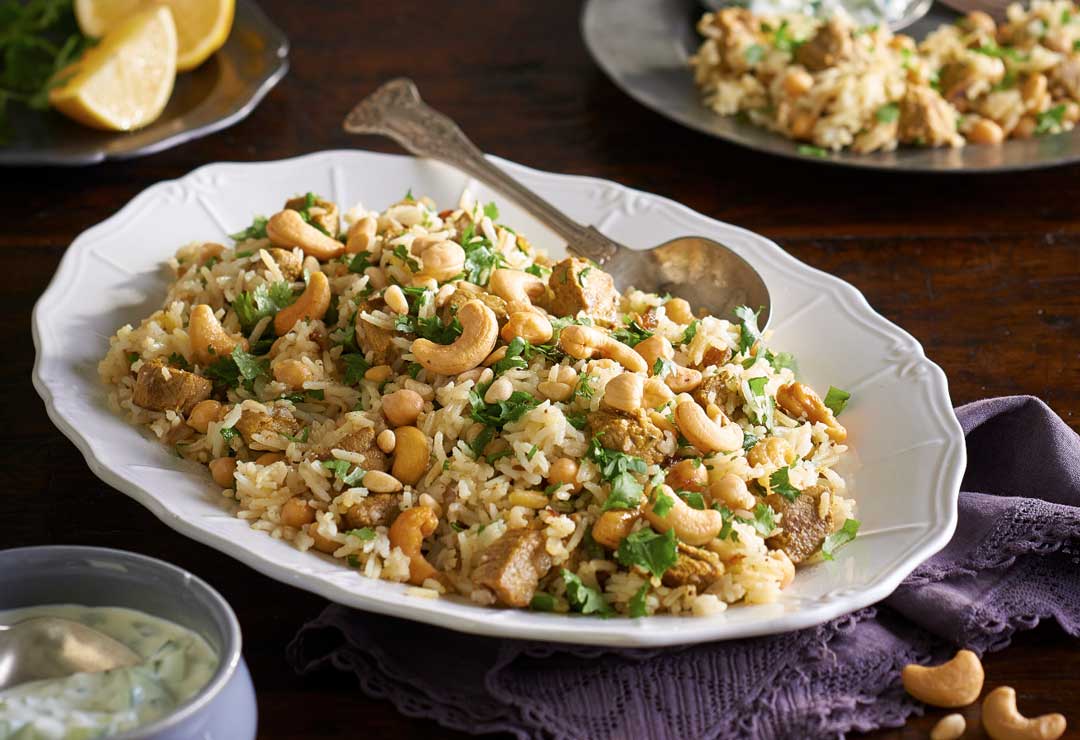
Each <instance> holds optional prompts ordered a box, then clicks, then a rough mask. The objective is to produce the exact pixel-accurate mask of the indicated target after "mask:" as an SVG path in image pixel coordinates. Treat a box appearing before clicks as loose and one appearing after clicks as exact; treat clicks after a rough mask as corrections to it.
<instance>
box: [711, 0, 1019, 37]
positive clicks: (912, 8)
mask: <svg viewBox="0 0 1080 740" xmlns="http://www.w3.org/2000/svg"><path fill="white" fill-rule="evenodd" d="M976 1H978V0H976ZM997 1H998V2H1001V3H1003V4H1008V3H1009V2H1012V0H997ZM701 4H702V5H703V6H705V8H706V9H708V10H713V11H716V10H721V9H723V8H726V7H728V6H738V7H746V3H745V2H739V1H738V0H701ZM854 4H855V3H841V5H843V6H844V7H845V9H847V10H852V7H851V6H852V5H854ZM858 4H865V3H858ZM870 4H871V5H874V6H876V8H877V10H878V11H879V12H880V14H881V17H882V19H883V20H884V21H885V22H886V23H888V24H889V30H890V31H892V32H893V33H896V32H897V31H900V30H901V29H903V28H907V27H908V26H910V25H913V24H914V23H915V22H916V21H918V20H919V19H920V18H922V17H923V16H924V15H926V14H927V12H928V11H929V10H930V6H931V5H933V4H934V0H908V2H907V3H906V4H905V5H904V6H903V7H902V8H900V9H899V12H897V13H894V14H892V15H890V13H889V11H890V8H889V7H888V5H887V4H886V3H884V2H871V3H870ZM945 4H946V5H951V4H952V3H951V2H948V0H946V2H945ZM811 5H812V4H811V3H807V9H806V11H805V12H807V13H810V14H813V11H812V10H811ZM892 10H896V9H892ZM775 12H777V13H780V12H784V11H781V10H780V9H777V10H776V11H775ZM819 17H820V16H819Z"/></svg>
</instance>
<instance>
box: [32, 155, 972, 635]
mask: <svg viewBox="0 0 1080 740" xmlns="http://www.w3.org/2000/svg"><path fill="white" fill-rule="evenodd" d="M493 161H494V162H495V163H496V164H497V165H499V166H500V167H503V168H505V169H506V170H507V171H509V172H510V173H511V174H512V175H513V176H515V177H517V178H519V179H520V180H521V181H522V182H524V183H525V184H526V185H527V186H529V187H531V188H533V189H534V190H536V191H537V192H538V193H540V194H541V195H542V196H544V197H546V198H548V199H549V200H550V201H551V202H553V203H554V204H556V205H557V206H559V207H561V208H562V209H564V210H565V211H566V213H567V214H569V215H570V216H571V217H573V218H575V219H577V220H578V221H580V222H583V223H588V224H593V225H595V226H596V227H597V228H599V229H600V230H601V231H603V232H605V233H606V234H608V235H609V236H611V237H613V238H615V239H617V240H620V241H622V242H624V243H626V244H628V245H630V246H632V247H647V246H651V245H653V244H657V243H659V242H662V241H665V240H666V239H669V238H672V237H676V236H684V235H689V234H699V235H704V236H708V237H711V238H713V239H716V240H717V241H720V242H723V243H724V244H726V245H728V246H730V247H731V248H733V249H734V250H736V251H737V252H739V253H740V254H741V255H743V256H744V257H745V258H746V259H748V260H749V261H750V262H751V263H752V264H753V265H754V266H755V267H756V268H757V269H758V270H759V271H760V272H761V274H762V276H763V277H764V279H765V281H766V283H767V284H768V286H769V291H770V293H771V295H772V296H773V300H774V304H773V317H774V318H773V320H772V321H771V323H770V328H772V329H773V330H774V331H775V335H774V337H773V339H772V341H771V344H772V345H773V346H775V347H777V348H780V349H783V350H786V351H790V352H793V353H794V354H795V356H796V357H797V358H798V361H799V367H800V370H801V373H802V376H803V379H804V380H806V381H807V382H809V383H810V384H811V385H813V386H815V387H817V388H820V389H824V388H826V387H828V385H829V384H832V385H835V386H837V387H839V388H844V389H846V390H849V391H851V392H852V394H853V400H852V402H851V404H850V405H849V407H848V409H847V410H846V411H845V412H844V417H843V421H844V424H845V425H846V426H847V428H848V430H849V431H850V440H851V442H852V444H853V445H854V447H855V451H856V455H857V458H858V459H859V461H860V465H859V466H858V467H857V469H855V470H853V471H852V472H850V473H848V474H847V475H848V478H849V481H850V483H851V484H852V485H853V486H854V496H855V498H856V499H857V500H858V505H859V514H858V516H859V518H860V519H861V521H862V529H861V531H860V533H859V537H858V539H857V540H856V541H855V542H854V543H852V544H850V545H848V546H846V547H845V548H843V549H842V550H841V551H840V553H839V554H838V556H837V558H836V560H835V561H834V562H826V563H820V564H817V565H814V566H811V567H807V568H804V569H802V570H801V571H800V573H799V576H798V578H797V579H796V582H795V585H794V586H793V587H791V588H789V589H788V590H787V591H786V592H785V597H784V598H783V600H782V601H780V602H779V603H776V604H771V605H765V606H753V607H734V608H730V609H728V610H727V611H726V612H725V613H724V614H722V615H720V616H716V617H710V618H706V619H691V618H676V617H650V618H646V619H636V620H630V619H609V620H602V619H596V618H574V617H565V616H559V615H552V614H539V613H532V612H528V611H514V610H495V609H487V608H481V607H478V606H474V605H471V604H469V603H467V602H464V601H457V600H452V599H438V600H431V599H423V598H416V597H412V596H408V595H407V594H406V592H405V588H404V587H402V586H401V585H399V584H393V583H388V582H385V581H374V580H370V579H365V578H363V577H361V576H360V575H358V574H357V573H356V572H355V571H353V570H350V569H348V568H347V567H345V566H344V564H342V563H340V561H332V560H331V559H330V558H328V557H324V556H320V555H318V554H314V553H301V552H298V551H297V550H295V549H294V548H293V547H292V546H290V545H288V544H286V543H283V542H281V541H278V540H274V539H272V538H270V537H269V536H267V535H266V534H264V533H261V532H257V531H255V530H252V529H250V528H249V527H248V526H247V525H246V524H245V523H244V522H242V521H240V520H239V519H236V518H234V517H233V516H231V515H230V513H229V511H228V510H227V508H226V506H225V502H224V500H223V499H222V497H221V495H220V493H219V492H218V491H217V490H216V487H215V486H214V485H213V484H212V483H211V482H210V479H209V476H208V475H207V473H206V471H205V469H204V468H202V467H200V466H198V465H196V464H194V463H189V462H186V461H183V460H180V459H178V458H177V457H175V456H174V455H172V454H171V453H170V451H169V450H167V449H166V448H165V447H163V446H161V445H159V444H157V443H155V442H153V441H151V440H149V439H148V438H147V437H145V436H143V435H142V434H141V433H140V432H139V430H137V429H136V428H134V427H132V426H131V425H129V424H128V423H127V422H125V421H124V420H123V419H121V418H120V417H119V416H116V415H114V414H113V413H111V412H110V411H109V409H108V408H107V406H106V403H105V390H104V388H103V387H102V386H101V384H100V382H99V381H98V376H97V371H96V366H97V363H98V361H99V360H100V358H101V357H102V356H103V355H104V354H105V351H106V348H107V346H108V344H107V342H108V339H107V338H108V337H109V336H110V335H111V334H112V333H114V332H115V331H116V329H117V328H118V327H120V326H121V325H123V324H125V323H132V324H138V322H139V321H140V320H141V319H142V318H143V317H145V316H147V315H149V314H150V313H151V312H152V311H153V310H155V309H157V308H158V307H159V306H160V304H161V302H162V300H163V298H164V295H165V291H166V287H167V281H168V275H167V271H166V270H165V269H163V267H162V262H163V261H164V260H165V259H167V258H168V257H169V256H170V255H171V254H172V253H173V252H174V251H175V249H176V248H177V247H178V246H180V245H182V244H184V243H186V242H189V241H195V240H200V241H212V240H222V239H224V238H225V236H224V235H225V234H227V233H230V232H234V231H237V230H239V229H241V228H243V227H245V226H247V225H248V224H249V223H250V221H251V217H252V215H253V214H258V213H271V212H273V211H274V210H275V209H277V208H280V204H281V203H282V202H283V201H284V200H285V199H286V198H287V197H290V196H292V195H294V194H296V193H297V192H303V191H307V190H311V191H315V192H318V193H322V194H325V195H327V196H329V197H330V198H331V199H333V200H334V201H336V202H337V203H339V204H343V205H344V206H346V207H348V206H349V205H352V204H354V203H356V202H357V201H361V202H363V203H364V204H365V205H367V206H369V207H379V208H382V207H385V206H386V205H387V204H389V203H391V202H393V201H395V200H397V199H398V198H400V197H401V196H402V194H403V193H405V192H406V191H407V190H408V189H410V188H411V189H412V191H413V192H414V193H417V194H426V195H429V196H431V197H432V198H434V199H435V201H436V202H437V203H440V204H453V203H456V202H457V198H458V196H459V195H460V192H461V190H462V188H463V187H465V186H466V185H468V186H469V187H471V188H472V189H473V191H474V192H475V193H477V194H478V195H479V196H480V197H481V198H483V199H484V200H488V199H494V200H496V201H497V202H498V204H499V208H500V211H501V213H502V220H503V221H505V222H506V223H508V224H511V225H513V226H514V227H515V228H516V229H518V230H520V231H521V232H523V233H525V234H527V235H528V236H529V238H530V239H531V240H532V241H533V243H534V244H536V245H537V246H539V247H540V248H542V249H546V250H547V251H548V252H549V253H551V254H553V255H560V254H563V253H564V252H565V248H564V245H563V244H561V243H560V242H559V241H558V239H557V238H556V237H555V236H554V235H553V234H551V233H550V232H549V231H547V230H546V229H545V228H543V227H542V226H541V225H540V224H539V223H538V222H536V221H535V220H534V219H532V218H530V217H529V216H527V215H525V214H524V213H523V212H521V210H520V209H519V208H517V207H516V206H515V205H514V204H513V203H511V202H508V201H506V200H505V199H502V198H500V197H498V196H497V195H494V194H492V193H491V192H489V191H488V190H487V189H486V188H484V187H482V186H480V185H478V184H477V183H475V182H473V181H471V180H470V179H469V178H468V177H467V176H465V175H463V174H462V173H460V172H458V171H456V170H453V169H451V168H449V167H446V166H444V165H441V164H438V163H435V162H431V161H427V160H419V159H414V158H412V157H404V156H394V155H386V154H373V153H369V152H359V151H328V152H321V153H317V154H311V155H307V156H303V157H298V158H295V159H288V160H281V161H277V162H261V163H242V164H241V163H221V164H212V165H207V166H205V167H201V168H199V169H198V170H195V171H194V172H192V173H190V174H189V175H187V176H185V177H183V178H181V179H179V180H174V181H169V182H162V183H159V184H157V185H154V186H153V187H151V188H149V189H147V190H146V191H144V192H143V193H141V194H140V195H139V196H137V197H136V198H135V199H134V200H133V201H131V202H130V203H129V204H127V205H126V206H125V207H124V208H122V209H121V210H120V212H119V213H117V214H116V215H114V216H112V217H111V218H109V219H107V220H106V221H104V222H102V223H101V224H98V225H97V226H94V227H93V228H91V229H89V230H88V231H86V232H85V233H83V234H82V235H80V236H79V237H78V238H77V239H76V240H75V242H74V243H73V244H72V245H71V247H70V248H69V249H68V251H67V254H65V256H64V259H63V261H62V262H61V264H60V268H59V269H58V271H57V274H56V277H55V278H54V279H53V281H52V283H51V284H50V285H49V287H48V289H47V290H46V291H45V293H44V295H42V297H41V299H40V300H39V301H38V304H37V306H36V307H35V309H34V318H33V326H34V341H35V343H36V346H37V361H36V363H35V366H34V384H35V386H36V387H37V389H38V391H39V393H41V395H42V397H43V398H44V399H45V405H46V408H47V410H48V413H49V416H50V417H51V418H52V420H53V421H54V422H55V423H56V424H57V426H58V427H60V429H61V430H62V431H63V432H64V434H66V435H67V436H68V437H69V438H70V439H71V440H72V441H73V442H74V443H75V444H76V445H77V446H78V447H79V449H80V450H81V451H82V452H83V454H84V455H85V457H86V461H87V463H88V464H89V465H90V467H91V469H92V470H93V471H94V472H95V473H96V474H97V475H98V476H99V477H100V478H101V479H102V480H104V481H105V482H107V483H109V484H110V485H112V486H115V487H116V488H118V489H119V490H121V491H123V492H124V493H127V494H128V495H130V496H132V497H134V498H135V499H136V500H137V501H139V502H140V503H142V504H143V505H144V506H146V507H147V508H149V509H150V510H151V511H152V512H153V513H154V514H155V515H157V516H158V517H159V518H160V519H161V520H162V521H164V522H165V523H166V524H167V525H169V526H170V527H172V528H173V529H176V530H177V531H179V532H181V533H183V534H184V535H186V536H189V537H191V538H193V539H195V540H198V541H199V542H203V543H205V544H207V545H209V546H211V547H214V548H217V549H218V550H221V551H222V552H224V553H226V554H228V555H230V556H232V557H235V558H237V559H238V560H241V561H242V562H245V563H247V564H248V565H250V566H251V567H253V568H255V569H256V570H258V571H259V572H261V573H264V574H266V575H268V576H270V577H272V578H276V579H278V580H280V581H283V582H285V583H291V584H293V585H295V586H297V587H299V588H303V589H306V590H309V591H312V592H315V593H318V594H322V595H323V596H325V597H327V598H328V599H331V600H333V601H336V602H339V603H341V604H346V605H348V606H354V607H357V608H359V609H365V610H368V611H375V612H380V613H385V614H393V615H395V616H399V617H406V618H409V619H416V620H419V621H422V622H429V623H432V624H437V625H441V626H444V627H448V628H451V629H457V630H463V631H466V632H474V633H479V634H486V635H495V636H502V637H518V638H528V639H538V640H553V641H560V642H574V643H588V644H598V645H623V646H631V645H669V644H678V643H689V642H701V641H706V640H717V639H728V638H733V637H746V636H750V635H761V634H769V633H774V632H782V631H786V630H792V629H798V628H802V627H808V626H811V625H814V624H819V623H821V622H824V621H826V620H828V619H831V618H833V617H836V616H839V615H841V614H844V613H846V612H850V611H852V610H855V609H858V608H860V607H863V606H867V605H869V604H872V603H874V602H875V601H878V600H880V599H882V598H884V597H885V596H887V595H888V594H889V593H891V592H892V590H893V589H894V588H895V587H896V586H897V584H899V582H900V581H901V580H902V579H903V577H904V576H906V575H907V574H908V573H910V572H911V570H912V569H914V568H915V566H916V565H918V564H919V563H920V562H922V561H923V560H925V559H926V558H927V557H929V556H930V555H932V554H933V553H935V552H937V551H938V550H939V549H941V548H942V547H943V546H944V545H945V543H946V542H947V541H948V540H949V538H950V537H951V535H952V532H953V529H954V528H955V526H956V498H957V493H958V491H959V486H960V479H961V476H962V474H963V471H964V464H965V451H964V438H963V433H962V431H961V429H960V425H959V423H958V422H957V420H956V417H955V415H954V414H953V410H952V404H951V403H950V400H949V392H948V386H947V383H946V380H945V375H944V373H942V371H941V369H940V368H938V367H937V366H936V365H934V364H933V363H932V362H930V361H929V360H927V359H926V357H925V356H924V354H923V351H922V347H920V345H919V343H918V342H917V341H916V340H915V339H914V338H912V337H911V336H910V335H909V334H907V333H906V332H904V331H903V330H902V329H900V328H899V327H897V326H896V325H894V324H892V323H890V322H889V321H887V320H886V319H884V318H883V317H881V316H880V315H878V314H877V313H875V312H874V310H873V309H872V308H870V306H869V305H868V304H867V302H866V300H865V299H864V298H863V297H862V295H861V294H860V293H859V292H858V291H857V290H855V289H854V288H853V287H851V286H850V285H848V284H847V283H844V282H843V281H841V280H838V279H836V278H834V277H831V276H829V275H826V274H825V273H822V272H820V271H818V270H815V269H813V268H811V267H808V266H807V265H804V264H802V263H801V262H799V261H798V260H796V259H794V258H793V257H791V256H789V255H788V254H786V253H785V252H784V251H783V250H781V249H780V248H779V247H778V246H776V245H775V244H773V243H772V242H771V241H769V240H768V239H765V238H763V237H761V236H758V235H757V234H753V233H751V232H749V231H745V230H743V229H740V228H737V227H735V226H730V225H728V224H724V223H720V222H718V221H714V220H713V219H710V218H706V217H705V216H702V215H701V214H699V213H695V212H694V211H691V210H690V209H688V208H685V207H684V206H681V205H679V204H677V203H674V202H672V201H670V200H666V199H664V198H660V197H658V196H655V195H650V194H648V193H643V192H640V191H636V190H630V189H628V188H625V187H622V186H620V185H617V184H616V183H613V182H608V181H604V180H597V179H592V178H585V177H574V176H569V175H556V174H550V173H545V172H538V171H536V170H533V169H529V168H527V167H523V166H521V165H517V164H513V163H511V162H507V161H505V160H499V159H494V158H493Z"/></svg>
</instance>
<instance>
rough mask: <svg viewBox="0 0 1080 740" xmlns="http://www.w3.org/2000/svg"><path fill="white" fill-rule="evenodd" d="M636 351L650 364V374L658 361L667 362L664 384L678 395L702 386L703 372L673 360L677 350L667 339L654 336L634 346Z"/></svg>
mask: <svg viewBox="0 0 1080 740" xmlns="http://www.w3.org/2000/svg"><path fill="white" fill-rule="evenodd" d="M634 351H635V352H637V353H638V354H639V355H641V356H642V357H643V358H644V359H645V362H646V363H648V367H649V372H652V371H653V369H654V368H655V367H656V361H657V360H658V359H660V358H663V359H664V360H666V363H665V364H666V365H667V372H666V373H665V374H664V383H665V384H667V386H668V388H670V389H671V390H673V391H675V392H676V393H685V392H686V391H691V390H693V389H694V388H697V387H698V386H699V385H701V372H699V371H698V370H693V369H691V368H686V367H683V366H682V365H680V364H678V363H677V362H675V361H673V360H672V359H671V358H673V357H674V356H675V348H674V347H672V346H671V342H669V341H668V340H667V338H666V337H664V336H662V335H660V334H653V335H652V336H651V337H649V338H648V339H646V340H644V341H641V342H638V343H637V345H635V346H634Z"/></svg>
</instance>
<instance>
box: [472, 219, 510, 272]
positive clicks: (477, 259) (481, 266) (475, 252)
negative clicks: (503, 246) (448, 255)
mask: <svg viewBox="0 0 1080 740" xmlns="http://www.w3.org/2000/svg"><path fill="white" fill-rule="evenodd" d="M461 246H462V248H463V249H464V250H465V269H464V272H463V273H462V277H463V278H464V279H465V280H468V281H469V282H470V283H473V284H475V285H481V286H482V285H487V284H488V280H490V279H491V273H492V271H493V270H495V269H496V268H499V267H503V266H504V265H505V264H506V258H505V257H503V255H502V254H501V253H500V252H497V251H495V249H494V247H492V245H491V242H490V241H489V240H488V239H486V238H485V237H483V236H476V235H475V231H474V230H473V227H472V225H470V226H469V227H468V228H467V229H466V230H465V231H464V232H463V233H462V237H461Z"/></svg>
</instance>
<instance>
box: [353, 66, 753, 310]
mask: <svg viewBox="0 0 1080 740" xmlns="http://www.w3.org/2000/svg"><path fill="white" fill-rule="evenodd" d="M344 127H345V130H346V131H347V132H349V133H354V134H380V135H383V136H389V137H390V138H392V139H394V140H395V141H396V142H398V143H399V144H400V145H401V146H403V147H404V148H405V149H407V150H408V151H410V152H411V153H413V154H415V155H417V156H421V157H430V158H432V159H437V160H440V161H442V162H446V163H447V164H449V165H452V166H454V167H457V168H458V169H460V170H462V171H464V172H465V173H467V174H469V175H471V176H473V177H475V178H477V179H478V180H482V181H483V182H485V183H487V184H488V185H490V186H491V187H493V188H495V189H496V190H498V191H499V192H501V193H503V194H504V195H507V196H509V197H510V198H512V199H513V200H514V201H516V202H517V203H518V204H519V205H521V206H522V207H523V208H524V209H525V210H527V211H528V212H529V213H531V214H532V215H533V216H535V217H536V218H537V219H539V220H540V221H542V222H543V223H544V224H545V225H546V226H548V227H549V228H550V229H552V230H553V231H554V232H555V233H556V234H558V235H559V236H560V237H562V238H563V239H564V240H565V241H566V245H567V249H568V250H569V251H571V252H573V253H574V254H577V255H579V256H581V257H585V258H586V259H590V260H592V261H594V262H596V263H597V264H599V265H600V266H601V267H603V268H604V269H605V270H606V271H607V272H609V273H610V274H611V276H612V277H613V278H614V280H615V283H616V285H618V286H619V287H620V288H621V289H624V290H625V289H626V288H629V287H634V288H637V289H638V290H643V291H647V292H651V293H659V294H661V295H662V294H665V293H670V294H671V295H673V296H678V297H680V298H684V299H686V300H687V301H689V302H690V304H691V305H693V306H694V307H695V308H697V309H700V310H704V311H705V312H707V313H709V314H712V315H714V316H720V317H730V316H731V315H732V311H733V310H734V309H735V307H737V306H740V305H746V306H750V307H751V308H753V309H754V310H755V311H756V310H758V309H761V313H760V314H759V316H758V325H759V326H760V327H762V329H764V328H765V327H766V326H767V325H768V321H769V317H770V314H771V311H770V305H771V303H770V299H769V290H768V287H767V286H766V285H765V281H764V280H762V279H761V276H760V275H759V274H758V273H757V270H755V269H754V268H753V267H752V266H751V265H750V263H749V262H747V261H746V260H745V259H743V258H742V257H741V256H739V255H738V254H736V253H735V252H734V251H733V250H731V249H730V248H728V247H726V246H724V245H723V244H720V243H719V242H717V241H714V240H712V239H706V238H704V237H699V236H687V237H680V238H677V239H672V240H670V241H667V242H664V243H662V244H659V245H657V246H655V247H653V248H651V249H647V250H635V249H630V248H629V247H626V246H624V245H622V244H619V243H618V242H615V241H613V240H612V239H609V238H608V237H606V236H604V235H603V234H602V233H600V232H599V231H597V230H596V229H595V228H593V227H592V226H582V225H581V224H579V223H577V222H576V221H574V220H573V219H571V218H569V217H568V216H566V214H564V213H563V212H562V211H560V210H558V209H557V208H555V207H554V206H553V205H551V204H550V203H548V202H547V201H546V200H544V199H543V198H541V197H540V196H538V195H537V194H536V193H534V192H532V191H531V190H529V189H528V188H526V187H525V186H523V185H522V184H521V183H519V182H518V181H517V180H515V179H513V178H512V177H510V176H509V175H507V174H506V173H505V172H503V171H502V170H500V169H499V168H498V167H496V166H495V165H493V164H492V163H491V162H489V161H488V160H487V158H485V157H484V155H483V153H481V151H480V150H479V149H477V147H476V145H475V144H473V143H472V142H471V141H470V140H469V139H468V137H466V136H465V134H464V133H463V132H462V130H461V129H460V128H459V127H458V125H457V124H456V123H454V122H453V121H452V120H450V119H449V118H447V117H446V116H445V115H443V114H442V113H439V112H438V111H436V110H435V109H433V108H431V107H430V106H428V105H427V104H426V103H424V101H423V100H421V98H420V93H419V91H418V90H417V89H416V85H415V84H414V83H413V82H412V80H409V79H405V78H398V79H395V80H391V81H390V82H387V83H386V84H384V85H383V86H382V87H380V88H379V89H377V90H376V91H375V92H373V93H372V94H371V95H369V96H368V97H366V98H364V99H363V100H361V101H360V102H359V103H358V104H357V105H356V107H355V108H353V109H352V111H351V112H350V113H349V115H348V116H347V117H346V118H345V123H344Z"/></svg>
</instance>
